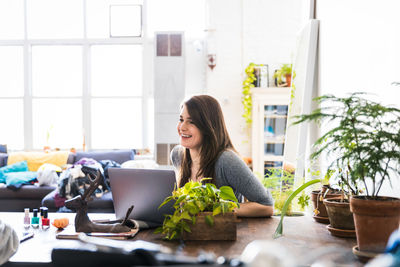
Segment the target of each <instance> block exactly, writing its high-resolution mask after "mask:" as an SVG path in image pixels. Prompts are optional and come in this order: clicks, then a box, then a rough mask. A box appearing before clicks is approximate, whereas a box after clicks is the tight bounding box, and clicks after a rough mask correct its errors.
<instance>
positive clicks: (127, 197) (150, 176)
mask: <svg viewBox="0 0 400 267" xmlns="http://www.w3.org/2000/svg"><path fill="white" fill-rule="evenodd" d="M108 175H109V178H110V185H111V192H112V196H113V202H114V210H115V216H116V218H117V219H123V218H124V217H125V216H126V212H127V210H128V209H129V207H130V206H132V205H134V208H133V210H132V212H131V214H130V216H129V218H130V219H134V220H138V221H143V222H145V223H147V224H148V225H149V226H157V225H161V224H162V223H163V221H164V215H165V214H172V213H173V207H172V205H173V203H172V202H171V203H168V204H167V205H165V206H163V207H162V208H160V209H159V208H158V207H159V206H160V204H161V203H162V202H163V201H164V199H165V198H166V197H168V196H170V195H171V194H172V191H173V190H174V186H175V183H176V180H175V172H174V171H173V170H161V169H127V168H109V169H108Z"/></svg>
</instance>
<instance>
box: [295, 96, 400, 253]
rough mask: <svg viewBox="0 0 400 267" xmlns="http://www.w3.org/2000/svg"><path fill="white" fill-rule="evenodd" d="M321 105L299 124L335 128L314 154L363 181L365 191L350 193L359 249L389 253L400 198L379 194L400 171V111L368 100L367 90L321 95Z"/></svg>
mask: <svg viewBox="0 0 400 267" xmlns="http://www.w3.org/2000/svg"><path fill="white" fill-rule="evenodd" d="M316 100H317V101H318V102H319V103H320V105H321V107H320V108H318V109H316V110H314V111H313V112H312V113H311V114H306V115H300V116H298V117H297V119H298V120H297V121H296V123H302V122H309V121H315V122H326V123H329V125H330V126H333V127H331V128H330V129H329V130H328V131H327V132H326V133H325V134H323V135H322V136H321V137H320V138H319V139H318V140H317V141H316V143H315V144H314V145H315V147H316V150H315V152H314V153H313V156H315V157H318V156H320V155H321V154H324V153H326V154H327V156H328V157H330V158H331V159H332V161H331V164H330V166H331V168H333V167H336V168H338V169H339V168H340V167H342V166H348V167H349V168H347V170H346V171H347V172H348V180H349V181H351V182H352V183H353V184H357V185H363V187H364V188H365V195H356V194H353V196H351V197H350V208H351V211H352V212H353V215H354V223H355V228H356V236H357V245H358V246H357V248H356V249H358V250H360V251H367V252H378V253H379V252H383V251H384V249H385V246H386V243H387V241H388V238H389V236H390V234H391V233H392V232H393V231H394V230H396V229H398V228H399V221H400V199H398V198H392V197H385V196H381V195H379V192H380V190H381V188H382V185H383V183H384V182H385V181H388V182H390V180H391V179H392V178H395V177H396V178H399V176H400V152H399V151H400V123H399V121H400V110H399V109H397V108H394V107H385V106H383V105H381V104H379V103H377V102H374V101H371V100H367V99H365V98H364V97H363V93H353V94H351V95H349V96H348V97H343V98H340V97H335V96H333V95H325V96H321V97H318V98H316Z"/></svg>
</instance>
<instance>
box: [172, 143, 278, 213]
mask: <svg viewBox="0 0 400 267" xmlns="http://www.w3.org/2000/svg"><path fill="white" fill-rule="evenodd" d="M183 149H184V148H183V147H182V146H176V147H174V149H173V150H172V151H171V161H172V164H173V165H174V167H175V168H176V169H177V170H179V169H180V166H181V162H182V157H183ZM213 178H214V179H215V183H216V186H217V187H218V188H219V187H221V186H225V185H228V186H230V187H232V188H233V191H234V192H235V195H236V197H237V199H238V200H239V202H242V201H243V196H244V197H246V198H247V199H248V200H249V201H251V202H257V203H260V204H263V205H267V206H272V205H273V203H274V201H273V199H272V196H271V193H270V192H269V191H268V190H267V189H265V188H264V186H263V185H262V184H261V182H260V180H259V179H258V178H257V177H256V176H254V174H253V173H252V172H251V170H250V169H249V167H247V166H246V164H245V163H244V161H243V160H242V159H241V158H240V157H239V156H238V155H237V154H236V153H235V152H233V151H230V150H226V151H224V152H222V154H221V155H220V156H219V158H218V160H217V162H216V164H215V177H213Z"/></svg>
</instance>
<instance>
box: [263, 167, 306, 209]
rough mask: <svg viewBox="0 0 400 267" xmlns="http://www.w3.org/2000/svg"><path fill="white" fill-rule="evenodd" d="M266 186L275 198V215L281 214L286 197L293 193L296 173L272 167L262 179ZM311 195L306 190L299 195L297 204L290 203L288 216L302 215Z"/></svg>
mask: <svg viewBox="0 0 400 267" xmlns="http://www.w3.org/2000/svg"><path fill="white" fill-rule="evenodd" d="M261 182H262V184H263V185H264V187H265V188H267V189H268V190H270V192H271V195H272V198H273V199H274V215H281V213H282V210H283V207H284V205H285V201H286V199H287V198H288V197H289V196H290V195H291V194H292V193H293V186H294V173H293V172H289V171H286V170H284V169H281V168H270V169H268V170H267V174H266V175H265V176H264V177H263V178H262V179H261ZM309 200H310V197H309V196H308V195H306V194H305V193H304V192H303V194H302V195H300V196H299V197H297V202H295V204H292V203H290V204H289V206H288V207H287V210H286V215H287V216H301V215H304V213H303V211H304V208H305V206H307V205H308V202H309Z"/></svg>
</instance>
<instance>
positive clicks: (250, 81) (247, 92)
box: [242, 63, 262, 125]
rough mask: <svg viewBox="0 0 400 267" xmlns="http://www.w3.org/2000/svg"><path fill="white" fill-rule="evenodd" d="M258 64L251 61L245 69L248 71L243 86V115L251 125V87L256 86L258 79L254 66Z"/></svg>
mask: <svg viewBox="0 0 400 267" xmlns="http://www.w3.org/2000/svg"><path fill="white" fill-rule="evenodd" d="M257 66H262V65H257V64H254V63H250V64H249V65H248V66H247V68H246V69H245V70H244V72H245V73H246V78H245V79H244V81H243V87H242V94H243V96H242V104H243V115H242V117H243V118H244V119H245V121H246V123H247V125H251V122H252V118H251V110H252V107H253V101H252V97H251V89H252V88H253V87H254V81H255V80H256V79H257V78H256V75H255V74H254V68H255V67H257Z"/></svg>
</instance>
